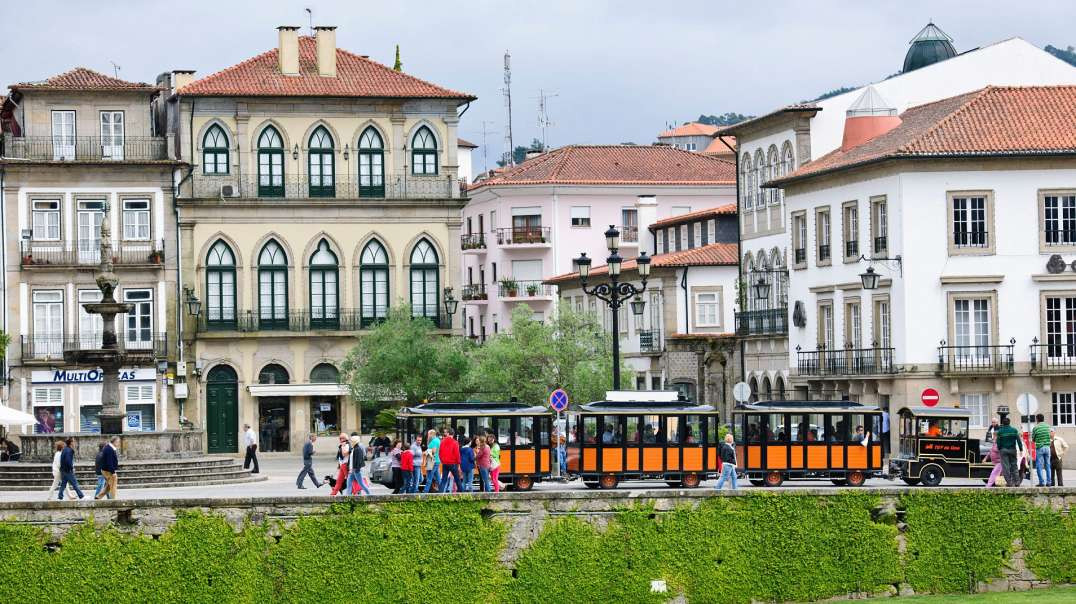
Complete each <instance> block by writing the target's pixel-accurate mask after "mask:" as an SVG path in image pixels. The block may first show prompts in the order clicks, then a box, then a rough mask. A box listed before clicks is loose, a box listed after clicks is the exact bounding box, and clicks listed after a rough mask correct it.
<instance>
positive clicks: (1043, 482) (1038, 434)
mask: <svg viewBox="0 0 1076 604" xmlns="http://www.w3.org/2000/svg"><path fill="white" fill-rule="evenodd" d="M1035 421H1036V422H1038V423H1036V424H1035V427H1034V428H1032V429H1031V442H1032V443H1034V446H1035V476H1036V477H1037V478H1038V479H1039V484H1038V485H1037V486H1040V487H1052V486H1054V481H1053V472H1052V471H1051V469H1050V424H1048V423H1046V418H1045V417H1044V416H1043V414H1041V413H1039V414H1038V415H1036V416H1035ZM1043 468H1045V469H1046V478H1043V477H1042V471H1043Z"/></svg>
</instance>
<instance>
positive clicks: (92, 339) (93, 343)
mask: <svg viewBox="0 0 1076 604" xmlns="http://www.w3.org/2000/svg"><path fill="white" fill-rule="evenodd" d="M101 297H102V295H101V290H97V289H80V290H79V291H78V347H79V349H80V350H94V349H98V348H101V333H102V332H103V331H104V320H103V319H102V318H101V315H95V314H90V313H88V312H86V309H85V308H84V307H83V306H82V305H83V304H88V303H93V302H100V301H101Z"/></svg>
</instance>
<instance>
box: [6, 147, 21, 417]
mask: <svg viewBox="0 0 1076 604" xmlns="http://www.w3.org/2000/svg"><path fill="white" fill-rule="evenodd" d="M6 177H7V173H6V171H5V170H4V166H2V165H0V220H2V221H3V224H4V225H5V227H4V228H3V229H0V275H2V276H0V304H3V305H4V318H3V323H2V328H3V332H4V333H5V334H7V335H8V336H9V337H10V333H9V332H8V328H7V309H8V304H7V226H6V225H7V196H6V195H5V194H4V187H5V186H6V182H5V178H6ZM25 310H26V309H23V312H25ZM9 344H10V342H9ZM0 371H2V373H0V377H2V378H3V385H4V386H7V385H8V364H7V351H6V350H5V351H4V355H3V361H2V362H0ZM7 399H8V400H10V399H11V393H10V392H8V396H7ZM5 403H6V401H5Z"/></svg>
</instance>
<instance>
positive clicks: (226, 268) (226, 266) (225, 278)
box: [205, 241, 236, 329]
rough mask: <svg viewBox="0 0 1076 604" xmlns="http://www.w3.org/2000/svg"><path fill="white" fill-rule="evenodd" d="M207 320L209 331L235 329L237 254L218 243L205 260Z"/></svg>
mask: <svg viewBox="0 0 1076 604" xmlns="http://www.w3.org/2000/svg"><path fill="white" fill-rule="evenodd" d="M205 264H206V271H205V297H206V300H205V318H206V326H207V327H208V328H209V329H235V317H236V310H235V254H233V253H232V248H230V247H228V244H227V243H224V242H223V241H217V242H216V243H214V244H213V247H211V248H209V254H208V255H206V259H205Z"/></svg>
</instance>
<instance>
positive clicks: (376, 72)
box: [179, 36, 476, 101]
mask: <svg viewBox="0 0 1076 604" xmlns="http://www.w3.org/2000/svg"><path fill="white" fill-rule="evenodd" d="M277 51H278V49H276V48H274V49H272V50H269V51H266V52H264V53H262V54H260V55H258V56H256V57H252V58H250V59H247V60H246V61H243V62H242V63H239V64H237V65H233V66H232V67H228V68H227V69H224V70H221V71H218V72H217V73H214V74H212V75H208V76H206V77H204V78H201V79H199V80H195V81H193V82H191V83H190V84H187V85H186V86H184V87H183V88H180V89H179V94H182V95H189V96H325V97H375V98H386V97H388V98H441V99H459V100H465V101H470V100H474V99H475V98H476V97H474V96H472V95H470V94H467V93H465V92H457V91H455V90H449V89H448V88H442V87H441V86H437V85H436V84H431V83H429V82H427V81H425V80H421V79H419V78H416V77H415V76H411V75H407V74H406V73H402V72H399V71H394V70H392V69H390V68H388V67H386V66H384V65H382V64H380V63H378V62H376V61H373V60H371V59H369V58H367V57H362V56H359V55H356V54H353V53H350V52H348V51H346V50H341V49H339V48H337V49H336V77H323V76H320V75H318V68H317V58H316V54H317V43H316V42H315V40H314V38H313V37H311V36H300V37H299V75H283V74H282V73H280V68H279V61H278V60H277Z"/></svg>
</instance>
